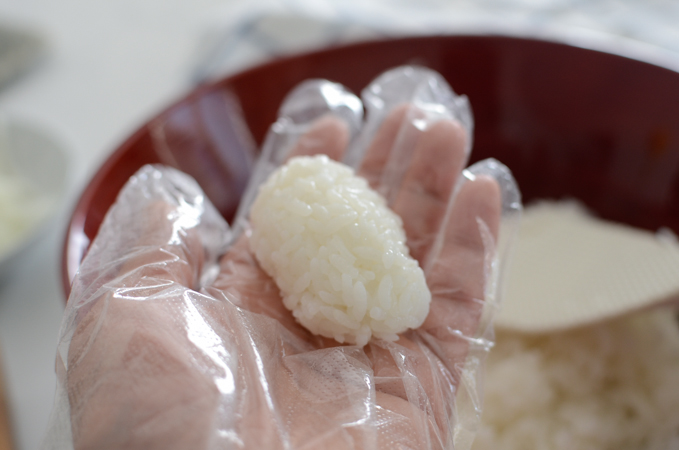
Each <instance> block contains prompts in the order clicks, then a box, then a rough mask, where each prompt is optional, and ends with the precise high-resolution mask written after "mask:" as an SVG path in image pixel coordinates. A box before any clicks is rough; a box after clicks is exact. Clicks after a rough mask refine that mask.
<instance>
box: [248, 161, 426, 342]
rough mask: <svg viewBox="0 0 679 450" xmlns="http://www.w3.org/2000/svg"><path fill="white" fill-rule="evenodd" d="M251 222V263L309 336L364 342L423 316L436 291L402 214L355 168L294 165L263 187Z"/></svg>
mask: <svg viewBox="0 0 679 450" xmlns="http://www.w3.org/2000/svg"><path fill="white" fill-rule="evenodd" d="M250 222H251V225H252V234H251V237H250V247H251V249H252V251H253V253H254V254H255V257H256V258H257V260H258V261H259V264H260V265H261V267H262V268H263V269H264V270H265V271H266V272H267V273H268V274H269V275H270V276H271V277H272V278H273V279H274V280H275V282H276V284H277V285H278V288H279V289H280V290H281V293H282V297H283V303H284V304H285V307H286V308H288V309H289V310H291V311H292V314H293V315H294V317H295V318H296V319H297V321H298V322H299V323H301V324H302V325H303V326H304V327H305V328H307V329H308V330H309V331H311V332H312V333H314V334H319V335H321V336H325V337H329V338H334V339H335V340H337V341H338V342H340V343H349V344H357V345H359V346H363V345H365V344H366V343H367V342H368V341H369V340H370V338H371V337H372V336H375V337H377V338H380V339H386V340H390V341H394V340H397V339H398V336H397V334H398V333H401V332H403V331H405V330H407V329H409V328H417V327H419V326H420V325H421V324H422V323H423V322H424V319H425V318H426V317H427V313H428V312H429V303H430V301H431V293H430V292H429V288H428V287H427V283H426V280H425V277H424V272H423V271H422V269H421V268H420V266H419V264H418V262H417V261H416V260H415V259H413V258H412V257H411V256H410V254H409V252H408V247H407V246H406V238H405V233H404V231H403V222H402V221H401V218H400V217H399V216H398V215H396V214H395V213H394V212H393V211H391V210H390V209H389V208H388V207H387V205H386V202H385V200H384V198H382V197H381V196H380V195H379V194H378V193H377V192H375V191H374V190H372V189H371V188H370V187H369V186H368V183H367V181H366V180H365V179H363V178H361V177H359V176H356V175H355V174H354V171H353V170H352V169H351V168H350V167H348V166H346V165H344V164H341V163H338V162H335V161H333V160H331V159H330V158H328V157H327V156H325V155H318V156H302V157H296V158H292V159H290V160H289V162H288V163H287V164H285V165H284V166H281V167H279V168H278V169H277V170H276V171H275V172H274V173H273V174H272V175H271V176H270V177H269V179H268V180H267V181H266V182H265V183H264V184H263V185H262V186H261V187H260V190H259V193H258V196H257V198H256V199H255V202H254V203H253V205H252V208H251V211H250Z"/></svg>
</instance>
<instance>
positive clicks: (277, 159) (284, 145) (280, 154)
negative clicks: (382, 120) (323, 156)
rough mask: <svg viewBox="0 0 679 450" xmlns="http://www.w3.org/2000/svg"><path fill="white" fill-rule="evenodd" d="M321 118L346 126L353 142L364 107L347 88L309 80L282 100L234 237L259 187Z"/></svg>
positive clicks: (249, 183) (239, 211) (243, 222)
mask: <svg viewBox="0 0 679 450" xmlns="http://www.w3.org/2000/svg"><path fill="white" fill-rule="evenodd" d="M322 117H335V118H337V119H339V120H341V121H342V123H344V125H345V126H346V127H347V131H348V133H349V137H350V139H353V137H354V136H356V135H357V134H358V132H359V130H360V129H361V125H362V121H363V105H362V103H361V100H360V99H359V98H358V97H356V96H355V95H354V94H353V93H351V92H349V91H348V90H347V89H346V88H345V87H344V86H342V85H341V84H338V83H333V82H330V81H328V80H320V79H318V80H307V81H305V82H303V83H301V84H300V85H299V86H297V87H296V88H295V89H293V90H292V91H291V92H290V93H289V94H288V95H287V96H286V98H285V99H284V100H283V104H282V105H281V107H280V109H279V111H278V119H277V121H276V122H275V123H274V124H273V125H272V126H271V128H270V129H269V132H268V133H267V135H266V138H265V140H264V144H263V146H262V151H261V154H260V157H259V159H258V160H257V163H256V165H255V169H254V171H253V172H252V175H251V177H250V180H249V181H248V186H247V188H246V190H245V193H244V195H243V198H242V201H241V203H240V206H239V208H238V212H237V213H236V218H235V220H234V237H237V236H238V235H240V233H241V232H242V230H243V227H244V226H246V218H247V214H248V212H249V210H250V206H251V205H252V202H253V201H254V199H255V197H256V196H257V192H258V189H259V186H260V185H261V184H262V183H263V182H264V181H265V180H266V179H267V178H268V177H269V175H271V173H272V172H273V171H274V170H275V169H276V168H277V167H279V166H281V165H282V164H283V163H284V162H285V160H286V159H287V157H288V155H289V153H290V150H292V148H293V147H294V146H295V144H296V143H297V142H298V141H299V139H300V138H301V137H302V136H304V134H305V133H306V132H308V131H309V128H310V126H311V125H312V124H313V123H314V122H315V121H316V120H317V119H320V118H322Z"/></svg>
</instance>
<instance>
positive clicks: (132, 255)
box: [44, 67, 520, 450]
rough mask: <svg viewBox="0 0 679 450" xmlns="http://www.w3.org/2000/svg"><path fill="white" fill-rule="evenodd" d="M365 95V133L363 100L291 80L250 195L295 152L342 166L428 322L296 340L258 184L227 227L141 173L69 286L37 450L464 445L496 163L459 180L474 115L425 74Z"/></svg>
mask: <svg viewBox="0 0 679 450" xmlns="http://www.w3.org/2000/svg"><path fill="white" fill-rule="evenodd" d="M328 92H330V94H328ZM338 99H339V100H338ZM319 102H320V103H319ZM357 102H358V103H357ZM364 103H365V104H366V106H367V109H368V121H367V122H366V123H365V124H363V123H362V120H361V117H360V114H361V107H360V105H361V104H360V100H358V99H357V98H356V97H353V96H352V95H351V94H349V93H347V92H346V91H345V90H343V89H342V88H341V87H339V86H337V85H334V84H332V83H329V82H321V81H315V82H310V83H306V84H304V85H302V87H300V88H299V89H298V90H296V91H295V92H293V93H292V94H291V95H290V96H289V98H288V99H287V100H286V102H285V104H284V106H283V107H282V109H281V118H280V120H279V121H278V122H277V123H276V124H275V125H274V126H273V127H272V131H271V132H270V135H269V138H268V139H267V142H266V144H265V147H264V154H263V155H262V158H261V160H260V163H259V165H258V168H257V169H256V172H255V174H254V175H253V178H252V179H253V182H252V186H256V185H258V183H260V182H261V181H262V179H263V178H265V177H266V175H267V174H268V173H270V171H271V170H272V169H273V168H274V167H275V166H276V165H278V164H280V163H282V162H283V161H284V160H285V159H286V158H289V157H291V156H295V155H310V154H316V153H325V154H327V155H328V156H330V157H331V158H334V159H337V160H342V159H344V160H345V161H346V162H347V163H349V164H351V165H353V166H354V167H356V168H357V172H358V173H359V174H360V175H362V176H364V177H366V178H367V179H368V181H369V182H370V184H371V186H373V187H374V188H375V189H377V190H378V191H379V192H381V193H382V194H383V195H384V196H385V197H386V198H387V199H388V201H389V205H390V207H391V208H392V209H393V210H394V211H395V212H396V213H397V214H399V215H400V216H401V218H402V220H403V224H404V229H405V231H406V235H407V238H408V244H409V247H410V250H411V254H412V256H413V257H415V258H416V259H417V260H418V261H419V262H420V264H421V266H422V267H423V269H424V271H425V274H426V277H427V283H428V286H429V288H430V291H431V293H432V302H431V306H430V312H429V315H428V317H427V319H426V320H425V322H424V324H423V325H422V326H421V327H420V328H418V329H417V330H411V331H408V332H406V333H403V334H402V335H401V336H400V338H399V340H397V341H395V342H388V341H383V340H378V339H373V340H371V341H370V342H369V343H368V345H366V346H365V347H357V346H352V345H340V344H338V343H337V342H335V341H334V340H331V339H326V338H322V337H319V336H315V335H313V334H311V333H310V332H308V331H307V330H306V329H304V328H303V327H302V326H301V325H299V324H298V323H297V322H296V321H295V319H294V318H293V316H292V314H291V313H290V311H288V310H287V309H285V307H284V306H283V303H282V301H281V297H280V292H279V290H278V288H277V286H276V284H275V283H274V282H273V280H272V279H271V278H270V277H269V276H268V275H267V274H266V273H264V272H263V271H262V269H260V267H259V265H258V263H257V261H256V260H255V259H254V257H253V255H252V253H251V252H250V249H249V245H248V235H249V229H248V225H247V211H248V208H249V205H250V203H251V201H252V197H253V195H254V194H253V192H256V191H255V188H254V187H253V188H251V189H249V190H248V192H247V193H246V196H245V199H244V201H243V203H242V207H241V211H240V213H239V215H238V220H237V223H238V225H237V226H236V227H235V228H234V230H230V229H229V227H228V226H227V224H226V223H225V221H224V220H223V219H222V218H221V216H220V215H219V214H218V213H217V211H216V210H215V208H214V207H212V205H211V204H210V202H209V201H208V200H207V199H206V198H205V196H204V195H203V193H202V191H201V189H200V188H199V187H198V186H197V184H196V183H195V182H194V181H193V180H192V179H190V178H189V177H188V176H186V175H184V174H182V173H180V172H178V171H176V170H174V169H170V168H166V167H161V166H145V167H143V168H142V169H141V170H140V171H139V172H138V173H137V174H136V175H135V176H134V177H133V178H132V179H131V180H130V181H129V182H128V184H127V185H126V186H125V187H124V189H123V190H122V192H121V193H120V195H119V198H118V199H117V201H116V203H115V204H114V206H113V207H112V208H111V210H110V211H109V213H108V215H107V216H106V218H105V220H104V222H103V224H102V226H101V229H100V231H99V234H98V236H97V238H96V239H95V241H94V242H93V244H92V246H91V248H90V250H89V252H88V254H87V256H86V258H85V260H84V261H83V263H82V266H81V268H80V270H79V273H78V275H77V277H76V279H75V281H74V284H73V287H72V293H71V296H70V298H69V301H68V305H67V308H66V312H65V316H64V323H63V326H62V332H61V337H60V344H59V349H58V355H57V375H58V389H57V398H56V405H55V409H54V412H53V415H52V419H51V423H50V428H49V430H48V434H47V436H46V439H45V445H44V447H45V448H75V449H126V450H130V449H155V448H157V449H227V448H228V449H231V448H247V449H307V448H309V449H311V448H322V449H382V448H383V449H395V448H404V449H406V448H407V449H442V448H446V449H451V448H458V449H459V448H468V447H469V446H470V445H471V440H472V439H473V434H474V431H475V427H476V426H477V424H478V418H479V414H480V405H481V399H480V393H481V392H480V388H479V386H478V381H479V377H480V375H481V373H482V361H483V357H484V355H485V353H487V351H488V350H489V348H490V346H491V345H492V327H491V326H490V318H491V317H492V313H493V310H494V309H495V308H496V305H497V300H498V299H497V293H498V288H499V285H500V283H499V279H500V271H501V270H500V269H501V267H502V259H503V254H504V253H505V248H506V243H505V241H507V242H508V241H509V240H510V239H508V238H511V235H512V229H513V227H512V226H510V227H508V228H506V227H505V226H504V225H505V224H506V223H511V221H512V219H514V218H516V216H517V215H518V212H519V210H520V201H519V197H518V191H517V190H516V187H515V185H514V182H513V180H512V179H511V175H510V174H509V172H508V170H507V169H506V168H505V167H503V166H502V165H501V164H499V163H497V162H496V161H485V162H482V163H479V164H477V165H474V166H473V167H471V168H469V169H467V170H464V166H465V164H466V160H467V156H468V153H469V149H470V147H471V141H470V139H471V116H470V113H469V110H468V107H467V106H466V103H465V102H464V99H461V98H459V97H457V96H454V94H452V92H451V91H449V88H448V87H447V85H445V82H443V80H442V79H440V77H438V76H437V75H436V74H433V73H431V72H429V71H426V70H423V69H415V68H410V67H408V68H400V69H397V70H395V71H392V72H389V73H387V74H384V75H383V76H382V77H380V78H378V79H377V80H376V81H375V82H374V83H373V84H372V85H371V86H369V87H368V88H367V89H366V91H364ZM319 105H320V106H319ZM501 230H502V231H501Z"/></svg>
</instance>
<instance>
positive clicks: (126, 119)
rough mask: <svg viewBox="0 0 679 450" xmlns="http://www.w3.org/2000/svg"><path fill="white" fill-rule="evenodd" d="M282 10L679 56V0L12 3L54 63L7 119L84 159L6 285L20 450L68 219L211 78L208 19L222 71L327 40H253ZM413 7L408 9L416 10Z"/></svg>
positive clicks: (26, 83)
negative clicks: (181, 99)
mask: <svg viewBox="0 0 679 450" xmlns="http://www.w3.org/2000/svg"><path fill="white" fill-rule="evenodd" d="M282 4H285V5H288V6H291V7H290V8H284V10H285V11H288V12H289V11H292V12H293V13H298V12H299V11H300V10H301V9H304V8H309V7H311V6H310V5H314V7H313V8H312V9H314V15H315V16H317V17H318V16H323V17H331V18H332V17H334V18H338V19H341V21H343V23H345V24H346V21H349V22H352V21H353V22H355V23H357V22H361V24H362V26H359V27H355V28H353V29H352V27H348V28H346V29H345V31H346V30H349V32H351V31H352V30H353V32H354V33H355V34H356V35H365V34H366V32H365V29H366V27H370V26H372V25H373V24H370V23H367V22H366V20H362V19H363V18H365V17H379V18H383V19H385V20H388V19H389V18H394V17H397V16H398V18H400V19H403V20H402V23H401V22H399V24H398V26H401V25H403V26H405V27H406V28H409V29H410V30H411V31H413V24H414V22H417V21H420V19H422V18H423V14H425V13H426V11H429V18H430V19H431V18H436V19H439V20H440V22H439V23H440V24H448V25H451V24H452V25H455V26H457V27H458V29H463V28H465V27H466V28H467V29H469V28H470V27H471V28H473V24H474V23H478V22H475V21H479V20H481V19H483V18H484V17H488V19H489V22H488V23H490V24H491V25H493V24H494V25H493V26H495V25H497V24H498V23H503V24H511V23H516V24H519V25H531V26H537V27H538V28H541V29H544V27H546V26H547V24H549V26H555V25H556V26H560V27H562V29H563V28H564V27H571V28H573V29H588V30H591V31H594V32H596V33H598V32H601V31H604V32H609V33H615V34H617V35H620V36H624V37H625V38H627V39H630V38H631V39H636V40H638V41H640V42H646V43H649V44H653V45H658V46H664V47H665V48H666V49H667V50H670V51H673V52H677V51H679V44H677V42H679V31H677V30H679V28H677V27H676V23H677V20H678V18H679V3H678V2H676V1H674V0H655V1H653V2H648V1H644V0H599V1H594V0H586V1H585V0H515V1H512V2H510V1H507V2H505V1H500V0H419V1H418V0H413V1H411V2H409V1H408V0H400V1H395V2H389V8H390V10H389V11H390V12H391V13H393V14H389V15H388V16H385V15H382V14H368V13H367V11H372V13H374V12H375V11H384V10H385V6H384V5H385V4H386V2H385V1H383V0H372V1H368V2H366V1H365V0H360V1H351V2H349V1H342V0H337V1H335V0H326V1H319V2H315V1H312V0H275V1H274V0H265V1H258V2H254V1H252V0H242V1H241V0H9V1H7V0H5V1H3V2H0V21H2V22H5V21H6V22H12V23H15V24H21V23H23V24H27V25H32V26H33V27H35V28H36V29H38V30H40V31H42V32H44V33H45V34H46V37H47V39H48V42H49V43H50V50H49V56H48V57H47V58H46V60H45V61H44V62H43V63H42V64H41V66H39V67H38V69H37V70H35V71H34V72H33V73H32V74H30V75H29V76H28V77H26V78H24V79H22V80H19V81H18V82H16V83H14V84H13V85H11V86H9V87H8V88H6V89H5V90H3V91H0V112H4V113H7V114H11V115H14V116H20V117H24V118H26V119H28V120H30V121H33V122H36V123H39V124H41V125H43V126H45V127H46V128H47V129H48V130H51V131H53V132H54V133H55V134H56V135H57V137H58V138H60V139H61V140H62V141H63V142H64V144H65V145H66V146H67V148H68V149H69V150H70V156H71V158H72V162H73V164H72V166H73V167H72V169H73V177H72V180H71V182H72V184H71V189H70V191H69V192H70V195H69V202H68V205H67V207H66V208H65V210H64V211H63V212H62V214H61V216H60V217H58V218H57V220H55V222H54V226H53V227H52V228H51V229H50V231H49V233H47V234H46V235H45V237H44V238H43V239H42V240H41V241H40V242H39V243H38V245H37V246H35V247H34V248H33V249H32V250H31V251H30V252H27V253H26V254H25V255H23V257H22V258H21V259H20V260H18V261H17V262H16V264H15V266H14V268H13V269H14V274H13V276H11V277H9V278H8V279H6V280H5V281H4V282H3V283H2V284H1V285H0V346H2V352H3V359H4V361H3V362H4V367H5V370H6V372H7V373H6V379H7V383H8V388H9V398H10V402H11V409H12V413H13V415H14V425H15V431H16V433H15V434H16V441H17V449H19V450H23V449H34V448H37V447H38V445H39V442H40V438H41V435H42V433H43V431H44V429H45V425H46V422H47V418H48V415H49V411H50V408H51V404H52V396H53V392H54V386H55V376H54V355H55V346H56V339H57V332H58V328H59V324H60V320H61V312H62V304H63V298H62V293H61V292H62V290H61V284H60V273H59V257H60V252H61V244H62V239H63V235H64V231H65V230H64V227H65V223H66V220H67V218H68V215H69V214H70V211H71V208H72V206H73V202H74V201H75V199H76V196H77V194H78V193H79V192H80V190H81V189H82V187H83V186H84V184H85V183H86V181H87V180H88V179H89V178H90V177H91V175H92V174H93V172H94V170H95V169H96V167H97V166H98V165H99V164H100V163H101V161H102V160H103V159H104V158H105V157H106V155H107V154H108V153H109V152H110V151H111V150H113V149H114V148H115V147H116V145H117V144H119V143H120V142H121V141H122V140H123V139H124V138H125V137H126V136H127V135H129V134H130V132H132V131H133V130H134V129H135V128H136V127H137V126H138V125H139V124H140V123H141V122H142V121H144V120H145V119H147V118H148V117H149V116H150V115H151V114H153V113H154V112H156V111H157V110H158V109H159V108H161V107H162V106H164V105H166V104H167V103H168V102H170V101H171V100H173V99H175V98H176V97H177V96H178V95H180V94H181V93H183V92H184V91H186V90H187V89H188V88H189V81H188V80H189V79H190V76H192V75H193V76H195V75H196V73H198V72H199V71H196V70H194V69H195V68H193V67H192V65H193V64H194V63H196V62H197V61H200V58H198V56H197V55H196V54H194V53H193V51H194V50H195V49H196V45H197V42H198V37H199V36H200V35H201V34H202V33H201V31H202V30H203V31H204V29H205V28H203V26H204V25H205V24H206V23H208V22H210V23H211V26H212V30H213V31H215V30H217V31H218V33H217V34H219V29H220V27H221V26H223V25H225V24H229V25H230V26H232V27H235V28H232V29H231V30H230V32H229V33H225V34H224V35H223V37H225V38H226V39H227V40H228V39H231V40H232V41H233V39H235V40H236V44H237V45H235V46H231V47H229V46H228V45H227V46H226V47H225V48H226V49H227V50H229V49H230V51H231V54H228V53H227V54H222V53H221V51H217V54H218V55H217V56H219V57H220V58H222V59H221V60H220V61H219V64H218V67H217V68H215V69H214V70H219V71H229V70H231V71H232V70H234V69H235V67H236V66H239V67H240V65H243V64H251V63H253V62H255V61H259V60H261V59H262V57H263V56H264V57H266V56H267V52H269V50H270V49H269V48H267V46H262V45H259V44H261V42H262V39H261V36H262V35H264V37H265V38H271V33H272V32H273V35H274V36H273V38H274V40H275V39H278V38H280V37H281V36H283V35H287V36H290V37H291V40H290V42H292V43H293V44H294V46H297V45H299V46H300V47H302V46H306V44H308V42H306V43H305V42H304V41H305V39H307V38H311V39H317V38H316V37H314V36H316V33H317V31H318V30H317V28H315V27H314V26H310V27H309V28H308V31H309V33H308V34H307V35H306V38H305V39H301V40H299V39H297V34H294V33H293V34H290V31H291V29H292V30H293V31H298V30H296V29H295V26H294V24H295V23H298V22H299V21H297V22H296V21H294V20H293V21H291V22H288V25H285V24H282V23H281V22H280V21H276V20H274V21H273V22H263V23H264V24H265V25H266V23H268V24H269V25H266V26H264V29H263V30H262V31H261V32H259V31H258V29H257V27H255V28H254V29H253V28H251V29H249V31H248V29H244V28H238V26H239V24H247V23H248V22H247V20H252V19H253V17H254V16H253V14H261V13H262V11H263V10H265V9H266V8H270V7H274V6H275V5H282ZM332 5H334V6H336V8H334V9H333V8H332V7H331V6H332ZM392 5H393V6H392ZM408 5H409V7H408ZM413 5H416V8H413ZM508 5H510V6H508ZM217 6H220V7H221V12H220V13H219V14H217V13H216V12H215V9H214V8H216V7H217ZM255 6H258V7H255ZM259 6H261V8H259ZM349 6H351V7H349ZM373 6H374V8H373ZM573 6H576V8H573ZM400 7H403V9H401V10H400V11H401V14H400V16H399V15H398V14H399V8H400ZM262 8H264V9H262ZM392 8H393V10H392ZM404 10H405V11H408V12H409V13H408V14H403V11H404ZM277 11H278V12H280V11H281V9H280V8H278V9H277ZM413 11H417V13H418V14H417V15H414V14H412V13H413ZM208 14H209V17H210V18H211V19H212V20H211V21H208V20H207V19H208ZM338 15H339V16H338ZM224 18H228V20H225V19H224ZM255 19H256V18H255ZM397 21H398V20H397ZM406 22H408V23H406ZM254 23H259V22H257V21H256V20H255V22H254ZM422 23H423V22H419V25H420V30H421V25H422ZM220 24H221V25H220ZM395 26H396V25H395ZM415 28H417V27H415ZM391 29H392V30H393V27H391ZM243 30H245V33H243ZM253 30H254V34H253ZM333 30H335V31H337V29H336V28H333ZM367 34H370V33H367ZM220 40H221V38H220V37H219V36H215V35H214V34H213V36H212V45H214V43H215V42H216V43H217V44H218V45H217V47H210V46H209V45H208V46H207V47H203V49H204V50H205V49H207V53H210V51H211V50H220V48H221V46H220V45H219V44H220ZM287 50H289V49H286V51H287ZM269 54H270V53H269ZM224 59H226V61H227V63H226V65H225V64H224V63H223V61H224ZM207 69H208V70H207V74H208V75H213V74H214V73H215V72H213V71H211V70H212V69H213V68H207Z"/></svg>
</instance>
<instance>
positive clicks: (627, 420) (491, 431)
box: [473, 310, 679, 450]
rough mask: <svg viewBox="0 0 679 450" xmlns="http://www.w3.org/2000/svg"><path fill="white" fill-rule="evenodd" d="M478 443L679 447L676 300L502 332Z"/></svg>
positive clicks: (548, 447)
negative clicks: (582, 321) (549, 327)
mask: <svg viewBox="0 0 679 450" xmlns="http://www.w3.org/2000/svg"><path fill="white" fill-rule="evenodd" d="M486 377H487V378H486V386H485V390H486V398H485V403H484V412H483V416H482V428H481V431H480V433H479V434H478V436H477V440H476V442H475V443H474V446H473V449H474V450H484V449H503V450H533V449H541V450H554V449H568V450H572V449H578V450H583V449H588V450H598V449H601V450H603V449H606V450H611V449H616V450H620V449H630V450H631V449H634V450H642V449H643V450H661V449H662V450H668V449H674V450H676V449H679V327H678V326H677V317H676V310H674V311H672V310H661V311H652V312H645V313H639V314H636V315H632V316H626V317H623V318H619V319H616V320H614V321H609V322H606V323H603V324H599V325H592V326H588V327H582V328H579V329H573V330H571V331H564V332H559V333H553V334H541V335H527V334H521V333H516V332H507V331H504V332H502V331H501V332H499V333H498V334H497V346H496V347H495V348H494V349H493V350H492V351H491V353H490V356H489V358H488V365H487V372H486Z"/></svg>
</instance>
